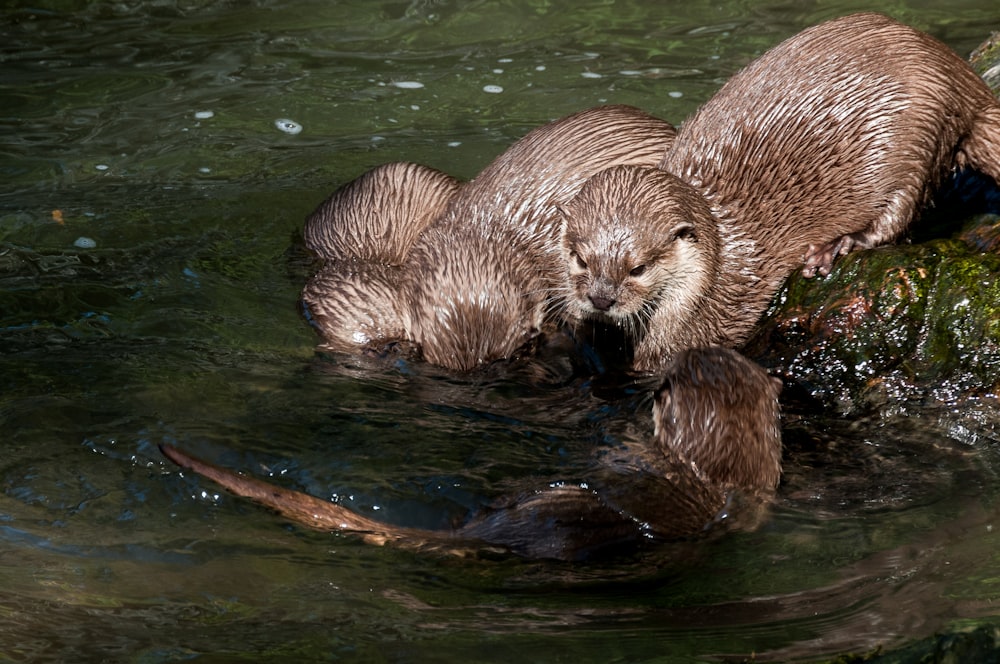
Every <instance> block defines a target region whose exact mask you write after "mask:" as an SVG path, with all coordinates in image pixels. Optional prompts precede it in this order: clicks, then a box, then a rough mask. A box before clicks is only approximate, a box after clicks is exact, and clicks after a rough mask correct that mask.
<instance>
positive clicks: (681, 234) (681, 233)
mask: <svg viewBox="0 0 1000 664" xmlns="http://www.w3.org/2000/svg"><path fill="white" fill-rule="evenodd" d="M674 240H686V241H688V242H697V241H698V233H697V232H696V231H695V229H694V224H691V223H688V222H686V221H684V222H681V223H679V224H677V225H676V226H674V228H673V230H671V231H670V241H671V242H672V241H674Z"/></svg>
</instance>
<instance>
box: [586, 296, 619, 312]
mask: <svg viewBox="0 0 1000 664" xmlns="http://www.w3.org/2000/svg"><path fill="white" fill-rule="evenodd" d="M587 299H588V300H590V304H592V305H593V307H594V308H595V309H597V310H598V311H608V310H609V309H610V308H611V307H613V306H615V302H616V300H615V299H614V298H612V297H605V296H603V295H594V294H592V293H588V294H587Z"/></svg>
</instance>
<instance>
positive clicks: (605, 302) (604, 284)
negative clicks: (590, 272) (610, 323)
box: [587, 276, 618, 313]
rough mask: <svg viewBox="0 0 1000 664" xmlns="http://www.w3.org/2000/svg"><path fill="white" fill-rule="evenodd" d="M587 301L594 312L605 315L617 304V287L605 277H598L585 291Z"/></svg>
mask: <svg viewBox="0 0 1000 664" xmlns="http://www.w3.org/2000/svg"><path fill="white" fill-rule="evenodd" d="M587 300H588V301H589V302H590V304H591V306H593V307H594V309H595V310H597V311H602V312H605V313H607V312H608V311H610V310H611V308H612V307H613V306H615V305H616V304H618V285H617V284H615V283H613V282H612V281H611V280H610V279H608V278H607V277H603V276H602V277H599V278H597V279H595V280H594V282H593V283H591V284H590V288H588V289H587Z"/></svg>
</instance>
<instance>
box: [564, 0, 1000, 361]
mask: <svg viewBox="0 0 1000 664" xmlns="http://www.w3.org/2000/svg"><path fill="white" fill-rule="evenodd" d="M658 167H659V169H660V170H661V171H665V172H666V173H669V174H671V175H672V177H666V178H665V177H663V176H661V175H660V174H657V173H656V172H654V171H652V170H649V169H640V168H635V169H632V172H631V173H627V172H623V171H621V170H617V171H615V172H612V173H608V174H599V175H597V176H596V177H595V178H593V180H592V181H591V182H589V183H588V184H587V186H585V187H583V188H582V190H581V192H580V193H579V195H578V196H577V198H576V200H574V201H572V202H570V203H569V204H568V205H567V206H565V208H564V220H563V231H562V245H563V265H564V287H563V294H564V298H566V300H567V301H566V304H565V308H564V310H565V312H566V314H567V317H568V319H569V320H571V321H574V322H579V321H581V320H586V319H598V320H605V321H610V322H612V323H614V324H616V325H619V326H621V327H623V328H625V329H626V330H627V331H629V332H630V333H631V334H633V335H634V338H633V343H634V346H635V357H634V359H633V367H634V368H635V369H636V370H639V371H650V370H655V369H656V368H658V367H660V366H662V365H663V363H664V362H666V361H668V359H669V357H670V355H671V354H672V353H674V352H676V351H677V350H678V349H679V348H683V347H685V346H687V345H690V344H692V343H694V344H721V345H725V346H731V347H739V346H740V345H741V344H742V343H743V342H745V341H746V339H747V338H748V336H749V334H750V331H751V330H752V328H753V326H754V325H755V323H756V322H757V320H758V318H759V317H760V315H761V314H762V313H763V312H764V310H765V309H766V307H767V305H768V303H769V302H770V301H771V299H772V297H773V296H774V294H775V293H776V292H777V290H778V288H779V287H780V285H781V283H782V282H783V281H784V280H785V279H786V278H787V277H788V276H789V275H790V274H791V273H792V272H793V271H794V270H795V268H796V267H797V266H801V268H802V271H803V274H804V275H805V276H807V277H811V276H815V275H817V274H819V275H827V274H829V272H830V270H831V268H832V264H833V262H834V260H835V259H836V258H837V257H838V256H839V255H842V254H845V253H847V252H849V251H852V250H855V249H862V248H868V247H873V246H876V245H879V244H883V243H887V242H891V241H894V240H897V239H898V238H899V237H900V236H901V235H902V234H903V232H904V231H905V230H906V228H907V226H908V225H909V224H910V222H911V221H912V220H913V219H914V218H915V217H916V216H917V215H918V214H919V211H920V208H921V206H923V205H924V204H925V203H926V202H927V200H928V197H929V195H930V194H931V193H932V192H933V190H934V189H935V187H936V186H937V185H938V184H939V183H940V182H941V181H942V179H943V178H944V177H945V176H946V175H947V174H948V173H949V172H950V171H953V170H956V169H963V168H974V169H977V170H979V171H981V172H982V173H983V174H985V175H987V176H989V177H991V178H993V179H994V180H995V181H997V182H1000V103H998V102H997V100H996V99H995V98H994V97H993V96H992V95H991V94H990V91H989V89H988V88H987V86H986V85H985V84H984V83H983V81H982V80H981V79H980V78H979V77H978V76H976V74H975V73H974V72H973V71H972V69H971V68H970V67H969V65H968V64H967V63H966V62H965V61H963V60H962V59H961V58H960V57H959V56H958V55H956V54H955V53H954V52H953V51H951V50H950V49H949V48H948V47H946V46H945V45H944V44H942V43H940V42H939V41H937V40H935V39H933V38H932V37H930V36H929V35H926V34H924V33H922V32H919V31H917V30H914V29H912V28H910V27H907V26H905V25H902V24H900V23H897V22H896V21H894V20H892V19H890V18H887V17H885V16H881V15H878V14H870V13H866V14H855V15H851V16H847V17H844V18H840V19H836V20H833V21H829V22H826V23H822V24H820V25H817V26H814V27H812V28H809V29H807V30H805V31H803V32H802V33H800V34H798V35H797V36H794V37H792V38H790V39H788V40H786V41H784V42H782V43H781V44H779V45H778V46H776V47H774V48H773V49H771V50H770V51H768V52H766V53H765V54H764V55H762V56H761V57H760V58H758V59H757V60H755V61H754V62H752V63H751V64H750V65H748V66H747V67H746V68H745V69H743V70H742V71H740V72H738V73H737V74H736V75H735V76H733V77H732V78H731V79H730V80H729V81H728V82H727V83H726V84H725V85H724V86H723V87H722V88H721V89H720V90H719V92H718V93H717V94H716V95H715V96H713V97H712V98H711V99H710V100H709V101H708V102H707V103H705V104H704V105H703V106H702V107H701V108H700V109H698V110H697V111H696V112H695V114H694V115H693V116H692V117H691V118H690V119H688V120H687V121H686V122H684V123H683V124H682V126H681V128H680V130H679V131H678V134H677V137H676V138H675V140H674V142H673V144H672V146H671V147H670V149H669V150H668V151H667V153H666V156H665V158H664V159H663V161H662V162H661V163H660V164H659V165H658ZM626 188H627V189H626ZM663 196H668V197H670V202H664V201H663V200H660V199H658V198H657V197H663ZM687 211H690V214H689V216H690V219H689V221H688V222H684V221H683V217H684V216H685V214H686V213H687ZM713 226H714V228H715V231H714V232H713V231H712V227H713Z"/></svg>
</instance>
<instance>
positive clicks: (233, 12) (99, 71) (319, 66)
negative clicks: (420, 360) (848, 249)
mask: <svg viewBox="0 0 1000 664" xmlns="http://www.w3.org/2000/svg"><path fill="white" fill-rule="evenodd" d="M934 4H935V3H916V2H910V3H902V2H895V3H891V4H887V6H886V10H887V11H889V12H890V13H892V14H893V15H895V16H897V17H899V18H901V19H903V20H905V21H907V22H909V23H911V24H913V25H916V26H917V27H920V28H923V29H927V30H929V31H930V32H932V33H933V34H935V35H937V36H939V37H941V38H942V39H944V40H945V41H946V42H948V43H949V44H950V45H952V46H953V47H954V48H955V49H956V50H958V51H959V52H962V53H967V52H968V51H969V50H971V49H972V48H973V47H974V46H975V45H977V44H978V43H979V42H980V41H981V40H982V39H983V38H985V37H986V35H987V33H988V32H989V31H990V30H991V29H996V28H997V27H1000V9H998V8H997V7H995V6H994V3H992V2H982V1H980V2H964V3H958V4H954V3H953V4H949V6H948V7H947V8H941V7H935V6H933V5H934ZM865 7H870V5H862V3H851V2H839V3H834V4H819V3H801V4H799V5H796V6H795V7H794V8H793V7H792V6H790V5H788V4H787V3H769V4H753V5H749V4H747V3H737V2H727V3H702V2H694V3H678V4H677V5H675V6H671V5H670V4H667V3H642V2H624V3H606V2H600V3H597V2H595V3H578V2H573V3H569V2H562V1H556V2H534V3H520V2H505V3H486V2H474V3H455V2H447V1H440V2H437V1H424V2H418V1H414V2H354V3H325V2H305V1H301V2H288V3H278V2H263V1H262V2H256V3H252V4H250V3H224V2H211V1H207V0H206V1H204V2H195V1H191V2H167V1H158V2H152V3H138V2H117V3H111V2H102V3H87V2H72V1H68V0H67V1H62V2H39V3H34V4H31V5H27V4H22V3H17V2H9V3H5V4H4V5H3V7H2V9H0V66H2V69H0V72H2V74H0V99H2V104H0V173H2V175H3V179H2V182H3V184H2V185H0V425H2V431H3V439H2V443H0V446H2V447H0V449H2V450H3V455H2V457H0V488H2V491H0V659H7V660H11V661H79V660H100V659H104V660H107V661H136V662H162V661H173V660H177V659H202V660H205V661H237V660H238V661H246V660H261V661H281V660H291V659H295V660H299V661H312V660H348V661H510V660H513V659H521V660H530V661H594V662H607V661H641V660H652V659H656V660H657V661H671V662H672V661H703V660H719V659H727V658H737V659H740V658H746V657H751V656H752V655H753V654H755V653H756V654H757V655H758V656H762V657H765V658H770V659H779V660H786V659H805V660H817V659H822V658H826V657H833V656H836V655H838V654H843V653H848V652H855V653H865V652H868V651H871V650H872V649H874V648H876V647H879V646H881V647H883V648H884V649H886V650H887V651H892V650H893V649H897V648H903V647H904V646H909V647H911V648H914V647H915V648H917V649H918V650H919V649H921V648H923V649H924V651H926V650H928V649H930V648H932V647H933V643H931V642H927V641H925V639H927V638H929V637H931V636H933V634H934V633H935V632H938V631H960V630H962V629H966V628H969V627H971V626H976V625H981V624H986V625H993V624H996V622H997V611H996V609H995V608H994V606H993V602H994V600H995V599H996V598H997V594H998V592H1000V590H998V589H997V584H996V578H997V576H998V572H1000V567H998V565H1000V563H998V561H997V557H996V554H995V551H996V550H997V549H998V546H1000V541H998V534H997V531H996V528H995V527H994V525H995V524H997V516H998V515H997V512H996V507H995V503H996V500H995V498H996V496H995V490H994V489H993V486H995V485H996V473H997V470H998V469H1000V458H998V456H997V450H998V436H997V435H996V431H997V423H998V413H997V409H996V406H995V404H994V403H991V402H989V401H984V402H983V403H982V404H978V405H976V404H973V405H972V406H967V407H964V408H963V409H962V410H961V411H958V412H951V411H949V410H948V409H947V408H941V409H938V410H928V411H921V412H920V413H918V414H910V415H906V416H904V415H901V416H899V417H896V418H889V417H886V418H883V419H877V420H872V421H860V422H842V421H837V420H829V419H824V418H822V417H819V416H817V415H815V414H810V413H808V412H798V411H796V409H795V408H794V406H792V407H790V409H789V413H788V416H787V417H786V423H785V431H784V436H785V443H786V454H785V458H786V470H785V478H784V481H783V485H782V488H781V491H780V495H779V500H778V502H777V505H776V506H775V509H774V514H773V516H772V518H771V520H770V521H768V523H767V524H766V525H765V526H764V527H763V528H761V529H760V530H758V531H756V532H753V533H735V534H733V535H731V536H727V537H724V538H721V539H718V540H713V541H709V542H704V543H695V544H680V545H675V546H664V547H658V548H655V549H653V550H650V551H647V552H642V553H638V554H636V555H633V556H627V557H624V558H619V559H614V560H611V561H608V562H604V563H592V564H587V565H568V564H556V563H548V562H524V561H518V560H511V559H498V560H455V559H449V558H442V557H440V556H433V555H423V554H414V553H407V552H402V551H397V550H392V549H383V548H378V547H373V546H368V545H365V544H362V543H360V542H358V541H355V540H353V539H351V538H347V537H341V536H335V535H328V534H323V533H314V532H308V531H304V530H302V529H300V528H297V527H293V526H290V525H289V524H287V522H285V521H284V520H283V519H281V518H279V517H277V516H274V515H272V514H270V513H268V512H266V511H263V510H260V509H258V508H256V507H254V506H252V505H249V504H247V503H245V502H243V501H239V500H236V499H233V498H231V497H230V496H228V495H226V494H224V493H221V492H220V491H218V490H217V489H215V488H214V487H213V486H211V485H209V484H207V483H203V482H199V481H198V480H197V479H194V478H192V477H188V476H184V475H182V474H180V473H178V472H177V469H176V468H174V467H173V466H171V465H170V464H169V463H167V462H166V461H165V460H164V459H163V458H162V457H161V456H160V454H159V451H158V450H157V447H156V446H157V445H158V444H160V443H163V442H170V443H174V444H176V445H178V446H181V447H183V448H185V449H187V450H189V451H191V452H194V453H196V454H200V455H202V456H205V457H206V458H210V459H213V460H214V461H216V462H218V463H220V464H223V465H226V466H228V467H231V468H238V469H242V470H245V471H248V472H254V473H257V474H260V475H265V476H266V475H268V474H270V476H271V477H272V478H273V480H274V481H275V482H278V483H281V484H283V485H285V486H290V487H294V488H298V489H301V490H305V491H308V492H310V493H313V494H315V495H318V496H323V497H327V498H331V499H336V500H339V501H340V502H342V503H343V504H345V505H349V506H351V507H353V508H354V509H358V510H359V511H362V512H365V513H368V514H374V515H376V516H378V517H379V518H383V519H385V520H387V521H391V522H394V523H403V524H406V525H414V526H421V527H427V528H442V527H447V526H448V525H449V524H451V523H454V522H456V521H458V520H460V519H461V518H462V517H463V516H464V515H465V514H466V513H468V511H470V510H474V509H476V508H477V507H478V506H480V505H482V504H484V503H485V502H487V501H488V500H489V499H490V498H492V497H494V496H497V495H499V494H502V493H503V492H504V491H506V490H509V488H510V487H511V486H512V485H514V484H515V483H516V482H517V481H518V480H519V479H520V478H524V477H527V476H538V477H541V478H559V477H573V476H575V475H577V474H579V473H580V472H582V471H581V468H584V467H585V465H586V461H587V459H588V458H589V455H590V454H592V452H593V450H594V449H595V448H597V449H601V448H602V447H605V446H608V445H613V444H614V442H615V441H616V440H619V439H621V438H622V437H624V436H627V435H630V434H636V435H642V434H643V433H644V432H645V433H647V434H648V422H647V421H645V420H644V419H643V418H642V417H641V416H640V415H634V413H639V414H644V413H646V412H648V401H646V400H644V399H643V398H642V397H641V396H633V397H621V396H618V397H613V398H605V396H606V394H605V391H604V390H603V389H601V386H599V385H591V384H589V383H587V382H585V381H582V380H567V381H562V382H556V383H555V384H554V385H552V384H549V385H539V384H538V383H537V382H536V381H533V380H531V379H530V377H529V376H527V375H526V374H520V373H517V372H516V371H515V372H513V373H501V374H496V375H486V376H479V377H473V378H456V377H453V376H449V375H447V374H446V373H444V372H440V371H436V370H434V369H432V368H430V367H426V366H421V365H414V364H401V365H392V364H388V365H387V364H386V363H380V362H378V361H375V360H371V359H366V358H358V359H350V358H339V357H338V358H331V357H324V356H318V355H317V354H316V353H315V351H314V346H315V341H316V337H315V335H314V334H313V332H312V330H311V329H310V328H309V327H308V325H307V324H306V323H305V321H304V320H303V319H302V318H301V316H300V315H299V313H298V310H297V308H296V299H297V297H298V293H299V290H300V289H301V287H302V284H303V283H304V281H305V278H306V275H308V274H309V270H310V265H309V263H308V261H306V260H305V259H304V258H303V257H302V256H301V254H300V253H298V252H296V251H295V250H294V248H293V245H294V242H293V237H294V234H295V233H296V232H297V230H298V229H299V228H300V227H301V221H302V219H303V217H304V216H305V215H306V214H308V212H309V211H310V210H311V209H312V208H313V207H314V206H315V205H317V204H318V203H319V202H320V201H321V200H322V199H323V198H324V197H325V196H326V195H327V194H328V193H329V192H330V191H332V190H333V188H335V187H336V186H337V185H338V184H340V183H342V182H344V181H346V180H348V179H350V178H353V177H355V176H356V175H357V174H359V173H360V172H361V171H363V170H365V169H367V168H369V167H371V166H374V165H376V164H378V163H382V162H386V161H391V160H394V159H407V160H413V161H420V162H424V163H427V164H429V165H432V166H434V167H437V168H441V169H443V170H446V171H448V172H450V173H452V174H454V175H457V176H460V177H465V178H467V177H471V176H472V175H474V174H475V172H476V171H477V170H478V169H479V168H481V167H482V166H483V165H485V164H486V163H487V162H488V161H489V160H490V159H491V158H492V157H493V156H494V155H496V154H497V153H499V152H500V151H501V150H502V149H503V148H505V147H506V146H507V145H508V144H509V143H510V142H512V141H513V140H514V139H516V138H517V137H519V136H521V135H523V134H524V133H525V132H526V131H528V130H529V129H530V128H532V127H534V126H536V125H538V124H540V123H542V122H544V121H546V120H549V119H551V118H555V117H558V116H561V115H564V114H567V113H569V112H572V111H575V110H579V109H581V108H584V107H587V106H590V105H594V104H597V103H602V102H618V103H631V104H636V105H638V106H641V107H643V108H646V109H648V110H650V111H652V112H654V113H656V114H658V115H661V116H663V117H666V118H668V119H671V120H674V121H679V120H681V119H683V118H684V117H685V116H686V115H687V114H689V113H690V112H691V111H692V110H693V109H694V108H695V107H696V106H697V104H699V103H701V102H702V101H704V100H705V99H706V98H707V97H708V96H709V95H710V94H711V93H712V92H713V91H714V90H715V89H716V88H717V87H718V86H719V85H720V83H721V82H722V81H723V80H724V79H725V78H726V77H727V76H728V75H729V74H731V73H732V72H733V71H734V70H735V69H736V68H737V67H738V66H740V65H741V64H742V63H744V62H746V61H748V60H749V59H750V58H752V57H753V56H754V55H757V54H759V53H760V52H761V51H762V50H764V49H765V48H766V47H767V46H769V45H772V44H774V43H776V42H777V41H779V40H780V39H781V38H783V37H785V36H788V35H790V34H793V33H794V32H795V31H797V30H799V29H801V28H803V27H805V26H807V25H809V24H812V23H815V22H817V21H819V20H822V19H824V18H829V17H832V16H835V15H840V14H844V13H847V12H849V11H851V10H854V9H860V8H865ZM287 121H290V122H291V123H294V124H289V123H288V122H287ZM295 126H298V127H301V131H300V132H299V133H293V132H290V131H288V129H289V128H294V127H295ZM899 652H904V651H899ZM905 652H906V653H908V654H907V655H905V656H904V655H902V654H901V655H899V657H898V659H905V657H909V656H911V655H912V656H913V657H917V656H919V653H918V654H917V655H913V653H914V652H915V651H913V650H907V651H905ZM920 652H923V651H920Z"/></svg>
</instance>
